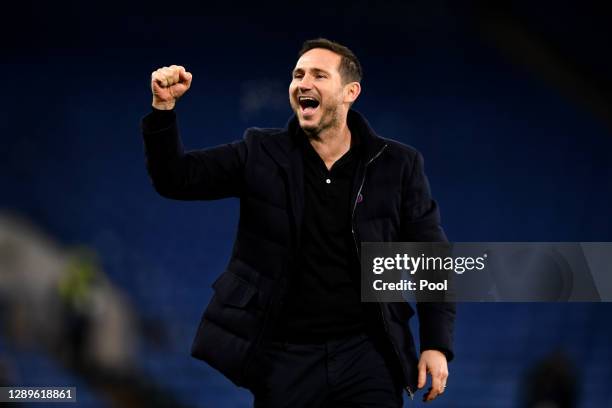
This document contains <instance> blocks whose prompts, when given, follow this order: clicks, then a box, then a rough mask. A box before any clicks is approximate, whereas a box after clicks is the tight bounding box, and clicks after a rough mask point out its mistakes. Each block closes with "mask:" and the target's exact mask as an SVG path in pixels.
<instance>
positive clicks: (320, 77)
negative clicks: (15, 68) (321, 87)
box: [317, 74, 325, 79]
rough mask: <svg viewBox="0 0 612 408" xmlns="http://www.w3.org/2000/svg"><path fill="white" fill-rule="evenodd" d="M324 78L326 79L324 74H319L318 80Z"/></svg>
mask: <svg viewBox="0 0 612 408" xmlns="http://www.w3.org/2000/svg"><path fill="white" fill-rule="evenodd" d="M323 78H325V75H323V74H317V79H323Z"/></svg>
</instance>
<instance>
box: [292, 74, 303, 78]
mask: <svg viewBox="0 0 612 408" xmlns="http://www.w3.org/2000/svg"><path fill="white" fill-rule="evenodd" d="M303 76H304V74H297V73H296V74H293V78H302V77H303Z"/></svg>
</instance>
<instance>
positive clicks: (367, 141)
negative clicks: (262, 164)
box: [279, 109, 385, 162]
mask: <svg viewBox="0 0 612 408" xmlns="http://www.w3.org/2000/svg"><path fill="white" fill-rule="evenodd" d="M346 121H347V123H348V127H349V129H350V130H351V133H353V134H357V137H358V138H359V141H360V144H362V146H363V151H364V154H365V156H364V157H365V159H366V162H367V161H369V160H370V159H371V158H372V157H374V156H375V155H376V154H377V153H378V152H379V151H380V149H381V148H382V147H383V145H385V141H384V140H383V139H382V138H381V137H380V136H378V135H377V134H376V132H375V131H374V129H372V127H371V126H370V124H369V123H368V121H367V120H366V119H365V118H364V117H363V115H362V114H360V113H359V112H357V111H356V110H353V109H350V110H349V111H348V114H347V117H346ZM285 130H286V132H287V136H288V137H284V138H282V140H280V139H279V142H281V143H283V142H285V143H283V144H286V146H285V147H284V148H283V150H284V151H285V152H286V153H290V151H291V150H293V149H296V148H298V147H299V144H300V142H301V138H302V137H304V134H303V132H300V124H299V121H298V119H297V117H296V115H295V114H293V115H291V117H290V118H289V120H288V121H287V124H286V125H285Z"/></svg>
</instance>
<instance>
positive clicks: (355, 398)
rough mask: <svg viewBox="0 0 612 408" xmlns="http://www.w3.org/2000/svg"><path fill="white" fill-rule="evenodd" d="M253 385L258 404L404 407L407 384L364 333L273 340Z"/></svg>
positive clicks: (277, 407) (261, 407)
mask: <svg viewBox="0 0 612 408" xmlns="http://www.w3.org/2000/svg"><path fill="white" fill-rule="evenodd" d="M256 361H257V364H258V365H260V367H261V368H262V369H261V370H259V371H260V372H259V373H258V374H259V375H258V376H257V378H256V379H254V380H253V381H252V383H251V385H249V389H250V390H251V392H252V393H253V395H254V397H255V402H254V407H255V408H285V407H287V408H289V407H291V408H300V407H304V408H317V407H321V408H323V407H324V408H341V407H347V408H348V407H355V408H356V407H364V408H365V407H376V408H387V407H388V408H401V407H402V406H403V400H402V394H403V386H402V381H401V380H400V378H399V376H398V375H397V374H396V373H395V374H394V371H393V370H392V369H391V368H390V364H389V360H388V358H385V353H384V351H383V350H382V349H381V347H380V345H379V344H378V342H375V341H373V340H372V338H371V337H369V336H368V335H367V334H359V335H354V336H350V337H347V338H343V339H340V340H332V341H328V342H325V343H320V344H294V343H281V342H272V343H268V344H266V345H265V346H264V347H263V348H262V351H261V353H260V355H259V356H258V357H257V358H256Z"/></svg>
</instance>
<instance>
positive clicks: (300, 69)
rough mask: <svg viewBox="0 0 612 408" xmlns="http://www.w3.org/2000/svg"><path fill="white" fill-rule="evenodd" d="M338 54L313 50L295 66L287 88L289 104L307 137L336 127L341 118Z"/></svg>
mask: <svg viewBox="0 0 612 408" xmlns="http://www.w3.org/2000/svg"><path fill="white" fill-rule="evenodd" d="M340 60H341V57H340V55H338V54H336V53H334V52H332V51H329V50H326V49H323V48H314V49H312V50H310V51H308V52H306V53H304V55H302V56H301V57H300V59H299V60H298V61H297V63H296V64H295V69H294V70H293V79H292V81H291V84H290V85H289V102H290V103H291V108H292V109H293V111H294V112H295V114H296V116H297V118H298V120H299V122H300V127H301V128H302V129H304V131H305V132H306V133H308V134H319V133H320V132H321V131H323V130H325V129H327V128H331V127H336V126H338V125H339V123H340V120H341V119H342V117H343V115H342V112H343V109H346V110H347V109H348V103H347V104H346V107H344V106H343V104H344V87H343V85H342V78H341V76H340V72H338V68H339V67H340Z"/></svg>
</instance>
